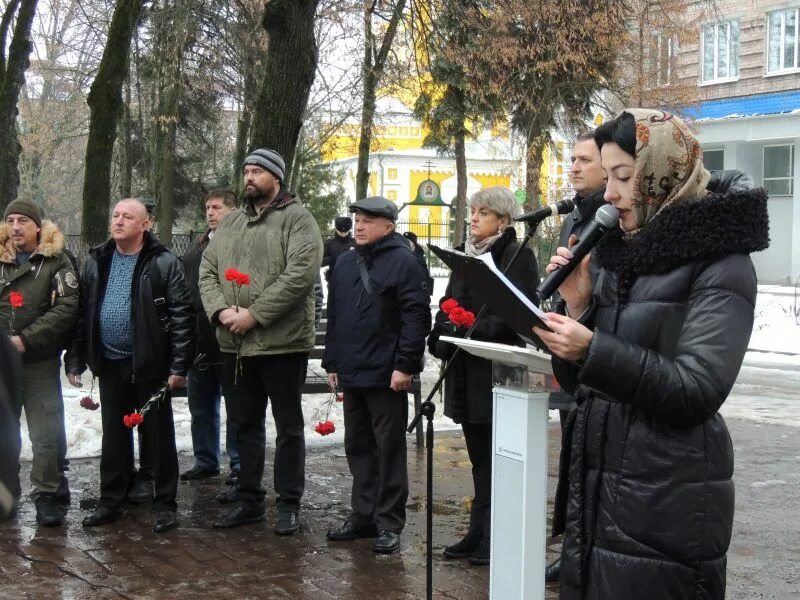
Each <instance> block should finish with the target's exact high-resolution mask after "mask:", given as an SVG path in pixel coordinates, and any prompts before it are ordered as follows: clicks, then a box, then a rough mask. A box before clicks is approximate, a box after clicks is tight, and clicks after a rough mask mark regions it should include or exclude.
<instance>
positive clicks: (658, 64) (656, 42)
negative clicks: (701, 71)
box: [649, 32, 678, 86]
mask: <svg viewBox="0 0 800 600" xmlns="http://www.w3.org/2000/svg"><path fill="white" fill-rule="evenodd" d="M677 58H678V39H677V38H676V37H675V36H672V35H668V34H666V33H663V32H662V33H656V34H654V35H653V36H652V38H651V41H650V61H649V66H650V72H651V73H652V74H653V79H652V81H653V84H654V85H655V86H662V85H670V84H671V83H674V82H675V80H676V78H677V74H678V70H677Z"/></svg>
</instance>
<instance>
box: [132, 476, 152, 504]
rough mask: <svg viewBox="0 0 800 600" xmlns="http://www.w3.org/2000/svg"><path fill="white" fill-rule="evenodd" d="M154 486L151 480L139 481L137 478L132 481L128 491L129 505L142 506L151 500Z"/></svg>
mask: <svg viewBox="0 0 800 600" xmlns="http://www.w3.org/2000/svg"><path fill="white" fill-rule="evenodd" d="M154 493H155V486H154V484H153V480H152V479H140V478H139V477H138V476H137V477H135V478H134V479H133V484H132V485H131V489H130V490H128V496H127V499H128V502H130V503H131V504H144V503H145V502H150V501H151V500H152V499H153V494H154Z"/></svg>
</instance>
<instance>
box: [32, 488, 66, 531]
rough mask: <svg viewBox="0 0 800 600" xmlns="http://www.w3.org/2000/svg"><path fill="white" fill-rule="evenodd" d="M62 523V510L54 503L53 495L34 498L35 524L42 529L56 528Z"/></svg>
mask: <svg viewBox="0 0 800 600" xmlns="http://www.w3.org/2000/svg"><path fill="white" fill-rule="evenodd" d="M63 521H64V509H62V508H61V507H60V506H59V505H58V502H57V501H56V496H55V494H39V495H38V496H37V497H36V522H37V523H38V524H39V525H43V526H44V527H58V526H59V525H61V523H62V522H63Z"/></svg>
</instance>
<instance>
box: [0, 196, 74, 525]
mask: <svg viewBox="0 0 800 600" xmlns="http://www.w3.org/2000/svg"><path fill="white" fill-rule="evenodd" d="M42 217H43V213H42V210H41V209H40V208H39V206H38V205H37V204H36V203H35V202H33V201H31V200H23V199H18V200H14V201H13V202H11V203H10V204H9V205H8V206H7V207H6V210H5V211H4V219H3V223H2V224H0V330H2V331H3V332H4V333H6V334H8V336H9V341H10V342H11V345H12V346H13V347H14V348H15V349H16V351H17V352H18V353H19V356H20V357H21V359H22V396H21V398H20V399H21V404H17V405H16V406H13V407H12V409H13V412H14V423H13V424H14V427H15V429H16V431H17V434H16V435H17V439H18V438H19V419H20V416H21V413H22V409H23V408H24V409H25V417H26V419H27V422H28V433H29V435H30V439H31V449H32V451H33V464H32V465H31V475H30V478H31V487H32V490H31V495H32V496H33V497H34V498H35V503H36V522H37V523H38V524H39V525H44V526H50V527H53V526H58V525H61V524H62V522H63V520H64V514H65V509H64V504H67V503H69V487H68V485H67V482H66V478H64V477H63V475H62V473H61V470H60V465H59V434H61V433H62V432H63V427H64V421H63V416H62V415H63V400H62V397H61V378H60V376H59V371H60V366H61V362H60V357H61V351H62V349H63V347H64V343H65V338H66V336H68V335H69V333H70V332H71V331H72V327H73V325H74V323H75V321H76V319H77V317H78V300H79V297H78V277H77V275H76V273H75V269H74V268H73V266H72V261H71V260H70V259H69V257H68V256H67V255H66V253H65V251H64V235H63V234H62V233H61V231H60V230H59V229H58V227H57V226H56V225H55V223H53V222H52V221H47V220H44V219H43V218H42ZM64 443H65V442H64ZM7 458H9V460H10V462H14V463H15V465H16V464H18V459H19V454H16V456H11V457H7ZM14 483H15V484H16V481H15V482H14ZM14 487H15V489H13V490H12V493H13V494H14V496H15V498H16V499H18V498H19V497H20V493H21V491H22V490H21V488H20V486H19V485H18V484H16V485H14Z"/></svg>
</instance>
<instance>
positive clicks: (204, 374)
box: [188, 365, 239, 471]
mask: <svg viewBox="0 0 800 600" xmlns="http://www.w3.org/2000/svg"><path fill="white" fill-rule="evenodd" d="M222 380H223V371H222V365H204V366H203V367H202V368H200V367H197V368H193V369H190V370H189V377H188V381H189V391H188V395H189V412H190V413H191V414H192V450H193V451H194V461H195V464H196V465H197V466H198V467H200V468H201V469H205V470H207V471H211V470H216V469H219V426H220V422H219V403H220V400H221V395H222ZM228 404H229V402H228V399H227V397H226V399H225V408H226V410H227V411H230V409H229V408H228ZM229 414H230V413H229ZM226 429H227V431H226V434H225V449H226V450H227V451H228V456H229V457H230V461H231V470H233V469H238V468H239V451H238V450H237V448H236V426H235V425H234V424H233V423H232V421H231V419H230V417H229V418H228V423H227V428H226Z"/></svg>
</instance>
